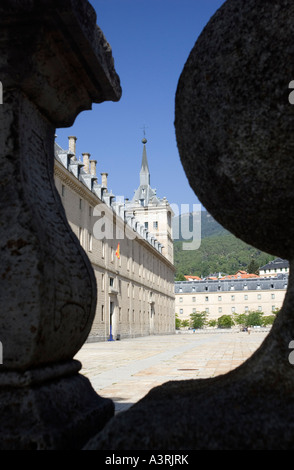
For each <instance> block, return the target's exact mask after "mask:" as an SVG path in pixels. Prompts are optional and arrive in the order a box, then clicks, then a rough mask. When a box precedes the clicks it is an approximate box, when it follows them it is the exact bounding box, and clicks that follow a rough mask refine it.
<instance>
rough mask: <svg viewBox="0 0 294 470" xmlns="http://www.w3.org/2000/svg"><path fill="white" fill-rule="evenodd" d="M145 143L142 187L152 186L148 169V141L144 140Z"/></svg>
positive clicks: (141, 177) (141, 174)
mask: <svg viewBox="0 0 294 470" xmlns="http://www.w3.org/2000/svg"><path fill="white" fill-rule="evenodd" d="M142 143H143V145H144V146H143V155H142V165H141V171H140V186H147V185H149V184H150V172H149V167H148V160H147V152H146V143H147V139H145V137H144V139H142Z"/></svg>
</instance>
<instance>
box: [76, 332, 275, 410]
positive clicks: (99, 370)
mask: <svg viewBox="0 0 294 470" xmlns="http://www.w3.org/2000/svg"><path fill="white" fill-rule="evenodd" d="M267 334H268V331H266V330H259V329H253V330H252V331H251V333H250V334H248V333H247V332H239V331H237V330H231V331H228V330H226V331H219V330H215V332H213V333H212V332H208V330H202V331H198V332H197V331H196V333H192V332H187V333H179V334H175V335H165V336H147V337H141V338H132V339H125V340H122V341H106V342H98V343H86V344H85V345H84V346H83V347H82V349H81V350H80V351H79V352H78V354H77V355H76V359H78V360H80V361H81V363H82V366H83V367H82V370H81V373H82V374H83V375H85V376H86V377H87V378H88V379H89V380H90V381H91V384H92V386H93V388H94V389H95V391H96V392H97V393H98V394H99V395H101V396H102V397H106V398H111V399H112V400H113V401H114V403H115V408H116V412H120V411H124V410H126V409H127V408H129V407H130V406H131V405H132V404H134V403H136V402H137V401H139V400H140V399H141V398H142V397H143V396H145V395H146V394H147V393H148V392H149V390H150V389H151V388H153V387H156V386H157V385H161V384H162V383H164V382H167V381H170V380H185V379H194V378H208V377H214V376H217V375H220V374H224V373H226V372H228V371H230V370H232V369H234V368H236V367H238V366H239V365H240V364H242V363H243V362H244V361H245V360H246V359H247V358H249V357H250V356H251V355H252V353H253V352H254V351H256V350H257V349H258V347H259V346H260V345H261V343H262V342H263V340H264V338H265V337H266V335H267Z"/></svg>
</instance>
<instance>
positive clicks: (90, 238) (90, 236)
mask: <svg viewBox="0 0 294 470" xmlns="http://www.w3.org/2000/svg"><path fill="white" fill-rule="evenodd" d="M88 249H89V251H92V249H93V237H92V233H89V247H88Z"/></svg>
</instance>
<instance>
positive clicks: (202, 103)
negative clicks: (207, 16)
mask: <svg viewBox="0 0 294 470" xmlns="http://www.w3.org/2000/svg"><path fill="white" fill-rule="evenodd" d="M293 32H294V5H293V3H292V2H291V1H289V0H281V1H280V2H276V1H264V0H228V1H227V2H226V3H225V4H224V5H223V6H222V7H221V8H220V10H219V11H218V12H217V13H216V14H215V16H214V17H213V18H212V19H211V21H210V22H209V24H208V25H207V27H206V28H205V30H204V31H203V33H202V34H201V36H200V37H199V39H198V41H197V42H196V44H195V46H194V48H193V50H192V52H191V54H190V56H189V58H188V60H187V63H186V64H185V67H184V70H183V73H182V75H181V77H180V80H179V84H178V89H177V95H176V116H175V126H176V135H177V141H178V147H179V152H180V156H181V160H182V162H183V166H184V169H185V171H186V174H187V177H188V179H189V182H190V185H191V187H192V188H193V189H194V191H195V193H196V194H197V196H198V197H199V199H200V201H201V202H202V203H203V205H204V206H205V207H206V208H207V210H208V211H209V212H210V213H211V214H212V215H213V216H214V217H215V219H216V220H218V221H219V222H220V223H221V224H222V225H224V226H225V227H226V228H227V229H229V230H230V231H231V232H233V233H234V234H236V235H237V236H239V237H240V238H242V239H243V240H244V241H246V242H248V243H251V244H252V245H254V246H256V247H258V248H260V249H262V250H265V251H269V252H271V253H273V254H277V255H280V256H282V257H285V258H287V259H290V272H291V276H290V279H289V286H288V291H287V294H286V297H285V301H284V305H283V308H282V311H281V312H280V314H279V315H278V317H277V319H276V321H275V323H274V325H273V327H272V330H271V332H270V334H269V335H268V336H267V338H266V340H265V341H264V343H263V344H262V345H261V347H260V348H259V349H258V350H257V351H256V352H255V353H254V354H253V356H252V357H251V358H250V359H249V360H248V361H246V362H245V363H244V364H242V365H241V366H240V367H238V368H237V369H235V370H234V371H232V372H230V373H228V374H225V375H222V376H219V377H215V378H210V379H201V380H191V381H185V382H169V383H167V384H164V385H163V386H161V387H157V388H155V389H153V390H152V391H151V392H150V393H149V394H148V395H147V396H146V397H144V398H143V399H142V400H141V401H140V402H139V403H137V404H136V405H134V406H133V407H132V408H131V409H130V410H129V411H127V412H125V413H123V414H121V415H118V416H117V417H115V418H113V419H112V420H111V421H110V422H109V423H108V424H107V425H106V427H105V428H104V429H103V430H102V431H101V433H100V434H98V435H97V436H96V437H95V438H93V439H92V440H91V441H90V442H89V443H88V444H87V445H86V447H85V448H86V449H99V450H102V449H108V450H122V449H129V450H130V449H132V450H133V449H146V450H167V449H168V450H190V449H192V450H194V449H195V450H198V449H268V450H271V449H293V445H294V426H293V420H292V416H293V412H294V398H293V397H294V395H293V391H294V369H293V367H294V366H293V365H292V364H290V361H289V353H290V349H289V343H290V341H291V340H293V339H294V317H293V309H294V278H293V276H294V274H293V272H292V271H293V269H294V266H293V261H292V259H293V255H294V245H293V229H294V223H293V222H294V215H293V211H292V209H291V208H292V205H293V203H294V186H293V181H294V167H293V150H294V137H293V136H294V134H293V124H294V122H293V117H294V114H293V113H294V108H293V107H291V105H290V104H289V101H288V95H289V89H288V84H289V82H290V81H291V80H292V79H293V77H294V43H293Z"/></svg>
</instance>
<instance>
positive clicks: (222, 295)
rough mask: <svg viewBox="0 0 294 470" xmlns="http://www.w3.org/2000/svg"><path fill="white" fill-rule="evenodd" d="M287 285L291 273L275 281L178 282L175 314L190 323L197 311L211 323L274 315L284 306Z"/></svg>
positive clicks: (263, 279)
mask: <svg viewBox="0 0 294 470" xmlns="http://www.w3.org/2000/svg"><path fill="white" fill-rule="evenodd" d="M287 285H288V275H287V274H279V275H278V276H276V277H275V278H272V279H267V278H259V277H256V278H248V279H242V278H240V279H230V280H228V279H219V280H207V279H205V280H202V281H177V282H176V283H175V296H176V300H175V311H176V313H177V314H178V316H179V318H180V319H181V320H190V314H191V313H195V312H206V313H207V318H208V320H216V319H218V318H219V317H221V316H222V315H233V314H234V313H236V314H241V313H248V312H250V311H260V312H263V313H264V314H266V315H270V314H272V313H273V312H275V311H276V310H279V309H280V308H281V307H282V304H283V301H284V297H285V294H286V290H287Z"/></svg>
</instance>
